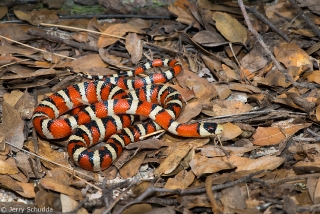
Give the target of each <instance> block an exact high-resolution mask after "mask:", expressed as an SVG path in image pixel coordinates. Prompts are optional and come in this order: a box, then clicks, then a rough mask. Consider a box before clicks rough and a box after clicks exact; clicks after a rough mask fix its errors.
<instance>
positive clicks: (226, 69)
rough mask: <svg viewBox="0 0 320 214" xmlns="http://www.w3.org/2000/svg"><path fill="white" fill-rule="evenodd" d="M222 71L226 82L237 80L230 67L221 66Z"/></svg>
mask: <svg viewBox="0 0 320 214" xmlns="http://www.w3.org/2000/svg"><path fill="white" fill-rule="evenodd" d="M222 69H223V71H224V73H225V74H226V76H227V82H230V81H234V80H238V78H239V77H238V75H237V74H236V72H234V70H232V69H231V68H230V67H228V66H226V65H224V64H222Z"/></svg>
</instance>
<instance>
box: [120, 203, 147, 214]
mask: <svg viewBox="0 0 320 214" xmlns="http://www.w3.org/2000/svg"><path fill="white" fill-rule="evenodd" d="M151 210H152V206H151V204H133V205H132V206H129V207H128V208H127V209H125V210H124V211H123V212H122V214H132V213H148V212H151Z"/></svg>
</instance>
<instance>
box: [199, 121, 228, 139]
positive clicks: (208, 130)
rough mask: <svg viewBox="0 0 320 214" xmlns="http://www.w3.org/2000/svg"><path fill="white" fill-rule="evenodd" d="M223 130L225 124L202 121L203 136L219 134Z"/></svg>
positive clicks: (201, 132) (201, 130)
mask: <svg viewBox="0 0 320 214" xmlns="http://www.w3.org/2000/svg"><path fill="white" fill-rule="evenodd" d="M222 132H223V126H222V125H220V124H217V123H202V126H201V129H200V134H201V136H203V137H205V136H212V135H218V134H221V133H222Z"/></svg>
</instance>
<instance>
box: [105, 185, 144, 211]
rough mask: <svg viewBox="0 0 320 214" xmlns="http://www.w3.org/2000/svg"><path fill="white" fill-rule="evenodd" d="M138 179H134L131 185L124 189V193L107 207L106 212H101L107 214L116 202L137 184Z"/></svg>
mask: <svg viewBox="0 0 320 214" xmlns="http://www.w3.org/2000/svg"><path fill="white" fill-rule="evenodd" d="M138 181H139V179H134V180H133V181H132V182H131V184H130V185H129V186H128V187H127V188H126V189H125V191H123V192H122V193H121V194H120V195H119V196H118V197H117V198H116V199H115V200H114V201H113V202H112V204H111V205H110V206H109V207H107V209H106V210H104V211H103V214H107V213H109V212H110V211H111V210H112V208H113V207H114V206H115V205H116V204H117V202H118V201H120V199H121V198H122V197H123V196H124V195H125V194H126V193H127V192H128V191H129V190H130V189H131V188H132V187H134V186H135V185H136V184H137V183H138Z"/></svg>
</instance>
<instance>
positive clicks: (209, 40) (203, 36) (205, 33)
mask: <svg viewBox="0 0 320 214" xmlns="http://www.w3.org/2000/svg"><path fill="white" fill-rule="evenodd" d="M192 39H193V41H195V42H197V43H199V44H201V45H203V46H206V47H216V46H220V45H224V44H227V43H228V42H227V41H226V40H225V39H224V38H223V37H222V36H221V35H220V34H218V33H217V32H212V31H209V30H202V31H200V32H198V33H196V34H195V35H194V36H193V37H192Z"/></svg>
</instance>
